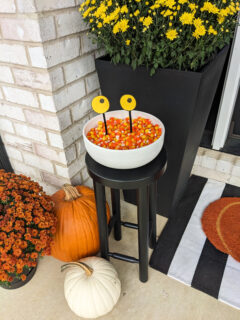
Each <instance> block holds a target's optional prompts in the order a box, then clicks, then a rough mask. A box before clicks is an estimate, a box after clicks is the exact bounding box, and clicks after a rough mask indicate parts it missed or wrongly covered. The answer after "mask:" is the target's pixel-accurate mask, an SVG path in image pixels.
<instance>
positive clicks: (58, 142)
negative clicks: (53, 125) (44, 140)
mask: <svg viewBox="0 0 240 320" xmlns="http://www.w3.org/2000/svg"><path fill="white" fill-rule="evenodd" d="M48 138H49V141H50V145H51V146H53V147H56V148H59V149H64V146H63V139H62V136H61V134H60V133H59V134H57V133H53V132H48Z"/></svg>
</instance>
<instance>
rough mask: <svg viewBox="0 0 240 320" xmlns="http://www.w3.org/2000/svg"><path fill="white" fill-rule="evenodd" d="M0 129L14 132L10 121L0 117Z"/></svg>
mask: <svg viewBox="0 0 240 320" xmlns="http://www.w3.org/2000/svg"><path fill="white" fill-rule="evenodd" d="M0 131H6V132H10V133H14V129H13V125H12V122H11V121H10V120H7V119H2V118H0Z"/></svg>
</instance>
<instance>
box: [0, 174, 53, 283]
mask: <svg viewBox="0 0 240 320" xmlns="http://www.w3.org/2000/svg"><path fill="white" fill-rule="evenodd" d="M52 209H53V204H52V201H51V200H50V197H49V196H47V195H46V194H45V193H44V192H43V190H42V187H41V186H39V184H38V183H37V182H34V181H32V180H30V178H28V177H25V176H23V175H17V174H14V173H10V172H9V173H7V172H5V171H4V170H0V285H5V286H6V285H7V286H8V285H11V282H12V281H13V280H15V279H16V278H17V279H19V280H23V281H24V280H26V274H27V273H28V271H30V269H31V268H33V267H36V265H37V259H38V258H39V257H40V256H43V255H46V254H50V246H51V243H52V236H53V234H54V233H55V232H56V218H55V216H54V214H53V212H52Z"/></svg>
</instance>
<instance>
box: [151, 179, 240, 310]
mask: <svg viewBox="0 0 240 320" xmlns="http://www.w3.org/2000/svg"><path fill="white" fill-rule="evenodd" d="M221 197H240V188H238V187H236V186H232V185H229V184H225V183H223V182H219V181H216V180H212V179H206V178H203V177H198V176H191V178H190V179H189V183H188V186H187V189H186V192H185V194H184V196H183V197H182V199H181V201H180V203H179V205H178V207H177V209H176V211H175V212H174V215H173V216H172V217H171V218H170V219H169V220H168V222H167V224H166V226H165V228H164V230H163V231H162V233H161V235H160V237H159V239H158V243H157V246H156V248H155V250H154V252H153V254H152V257H151V260H150V265H151V267H153V268H154V269H157V270H159V271H161V272H163V273H165V274H167V275H168V276H169V277H172V278H174V279H176V280H178V281H180V282H183V283H184V284H186V285H188V286H192V287H193V288H195V289H198V290H201V291H203V292H205V293H207V294H209V295H211V296H213V297H215V298H217V299H219V300H220V301H222V302H224V303H227V304H229V305H231V306H233V307H235V308H237V309H240V263H239V262H237V261H236V260H234V259H233V258H232V257H231V256H228V255H227V254H225V253H222V252H220V251H218V250H217V249H215V247H214V246H213V245H212V244H211V243H210V242H209V241H208V240H207V238H206V236H205V234H204V232H203V231H202V227H201V216H202V214H203V211H204V209H205V208H206V207H207V206H208V205H209V204H210V203H211V202H213V201H215V200H217V199H219V198H221Z"/></svg>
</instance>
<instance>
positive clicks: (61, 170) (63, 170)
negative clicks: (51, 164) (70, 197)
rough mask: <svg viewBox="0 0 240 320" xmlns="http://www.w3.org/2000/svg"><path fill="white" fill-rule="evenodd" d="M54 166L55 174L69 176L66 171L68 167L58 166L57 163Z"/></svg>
mask: <svg viewBox="0 0 240 320" xmlns="http://www.w3.org/2000/svg"><path fill="white" fill-rule="evenodd" d="M55 167H56V170H57V174H58V175H59V176H61V177H64V178H69V173H68V168H67V167H62V166H59V165H57V164H56V165H55Z"/></svg>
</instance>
